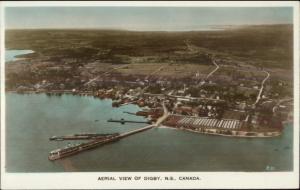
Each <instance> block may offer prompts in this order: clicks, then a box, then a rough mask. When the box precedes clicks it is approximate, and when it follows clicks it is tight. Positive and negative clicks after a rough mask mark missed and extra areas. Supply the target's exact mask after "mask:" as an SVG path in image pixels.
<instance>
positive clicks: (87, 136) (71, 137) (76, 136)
mask: <svg viewBox="0 0 300 190" xmlns="http://www.w3.org/2000/svg"><path fill="white" fill-rule="evenodd" d="M116 135H119V133H107V134H98V133H80V134H72V135H65V136H52V137H50V138H49V140H50V141H64V140H87V139H100V138H105V137H108V136H116Z"/></svg>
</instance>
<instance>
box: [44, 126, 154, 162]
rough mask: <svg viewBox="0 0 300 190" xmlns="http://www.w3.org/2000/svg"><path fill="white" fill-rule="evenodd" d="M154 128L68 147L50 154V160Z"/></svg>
mask: <svg viewBox="0 0 300 190" xmlns="http://www.w3.org/2000/svg"><path fill="white" fill-rule="evenodd" d="M154 126H155V125H148V126H146V127H143V128H139V129H135V130H132V131H129V132H126V133H123V134H120V135H108V136H104V137H103V138H95V139H94V140H92V141H89V142H86V143H80V144H75V145H68V146H66V147H64V148H61V149H57V150H53V151H51V152H50V153H49V156H48V159H49V160H51V161H54V160H58V159H61V158H65V157H68V156H72V155H75V154H78V153H80V152H83V151H85V150H90V149H93V148H96V147H99V146H101V145H104V144H108V143H111V142H115V141H118V140H120V139H122V138H124V137H127V136H130V135H133V134H136V133H140V132H143V131H146V130H149V129H151V128H153V127H154Z"/></svg>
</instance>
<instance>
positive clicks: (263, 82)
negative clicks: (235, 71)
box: [253, 71, 270, 106]
mask: <svg viewBox="0 0 300 190" xmlns="http://www.w3.org/2000/svg"><path fill="white" fill-rule="evenodd" d="M263 72H264V73H266V74H267V76H266V78H265V79H264V80H263V81H262V82H261V87H260V90H259V93H258V95H257V98H256V101H255V103H254V104H253V105H254V106H255V105H256V104H257V103H258V102H259V100H260V99H261V94H262V92H263V90H264V84H265V82H266V81H267V80H268V79H269V77H270V73H268V72H267V71H263Z"/></svg>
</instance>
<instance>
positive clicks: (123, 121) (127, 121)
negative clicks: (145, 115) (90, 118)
mask: <svg viewBox="0 0 300 190" xmlns="http://www.w3.org/2000/svg"><path fill="white" fill-rule="evenodd" d="M107 122H116V123H121V124H125V123H147V124H150V123H151V122H150V121H131V120H125V119H120V120H117V119H109V120H107Z"/></svg>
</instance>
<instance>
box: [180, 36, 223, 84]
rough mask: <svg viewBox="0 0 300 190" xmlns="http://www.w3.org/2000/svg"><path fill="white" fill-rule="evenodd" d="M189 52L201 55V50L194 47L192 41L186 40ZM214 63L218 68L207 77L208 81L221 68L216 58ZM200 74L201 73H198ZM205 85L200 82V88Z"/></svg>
mask: <svg viewBox="0 0 300 190" xmlns="http://www.w3.org/2000/svg"><path fill="white" fill-rule="evenodd" d="M184 42H185V44H186V46H187V48H188V50H189V51H190V52H192V53H199V50H198V49H197V48H198V47H197V46H195V45H192V44H191V42H190V41H188V40H185V41H184ZM212 63H213V64H214V65H215V66H216V68H215V69H214V70H212V71H211V72H210V73H208V75H207V76H206V79H208V78H209V77H210V76H211V75H212V74H214V73H215V72H216V71H217V70H218V69H219V68H220V66H219V65H218V64H217V63H216V61H215V60H214V58H213V57H212ZM198 73H199V72H198ZM203 84H204V83H201V82H200V84H199V85H200V86H202V85H203Z"/></svg>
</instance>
